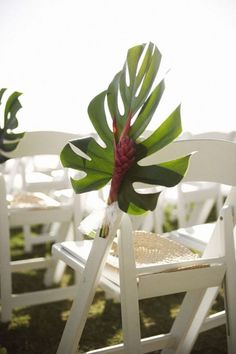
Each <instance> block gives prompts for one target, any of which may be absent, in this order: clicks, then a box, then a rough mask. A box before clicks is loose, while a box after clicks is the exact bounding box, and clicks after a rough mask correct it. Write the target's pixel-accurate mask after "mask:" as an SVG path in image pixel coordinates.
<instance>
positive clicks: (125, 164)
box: [108, 135, 135, 204]
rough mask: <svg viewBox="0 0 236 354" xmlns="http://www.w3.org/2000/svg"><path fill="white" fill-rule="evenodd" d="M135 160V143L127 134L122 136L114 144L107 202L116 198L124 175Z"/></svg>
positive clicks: (109, 202) (111, 201)
mask: <svg viewBox="0 0 236 354" xmlns="http://www.w3.org/2000/svg"><path fill="white" fill-rule="evenodd" d="M134 161H135V145H134V141H133V140H132V139H131V138H130V137H129V136H127V135H126V136H124V137H122V138H121V139H120V141H119V142H118V143H117V144H116V145H115V166H114V172H113V176H112V181H111V189H110V194H109V198H108V204H111V203H113V202H114V201H116V200H117V196H118V192H119V188H120V185H121V182H122V180H123V177H124V175H125V174H126V172H127V171H128V170H129V169H130V167H131V166H132V165H133V163H134Z"/></svg>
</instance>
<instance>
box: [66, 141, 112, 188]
mask: <svg viewBox="0 0 236 354" xmlns="http://www.w3.org/2000/svg"><path fill="white" fill-rule="evenodd" d="M74 148H76V149H74ZM81 152H82V153H83V154H84V155H86V156H84V155H83V154H81ZM113 159H114V158H113V154H112V150H111V149H108V148H107V147H106V148H103V147H101V146H100V145H99V144H98V143H97V142H96V141H95V139H94V138H92V137H88V138H83V139H78V140H73V141H71V142H70V143H68V144H67V145H66V146H65V147H64V148H63V150H62V152H61V161H62V164H63V165H64V166H65V167H70V168H73V169H76V170H80V171H83V172H86V177H83V178H82V179H80V180H75V179H72V185H73V188H74V190H75V192H76V193H84V192H88V191H90V190H94V189H100V188H101V187H103V186H104V185H106V184H107V183H108V182H109V181H110V179H111V178H112V172H113V164H114V162H113Z"/></svg>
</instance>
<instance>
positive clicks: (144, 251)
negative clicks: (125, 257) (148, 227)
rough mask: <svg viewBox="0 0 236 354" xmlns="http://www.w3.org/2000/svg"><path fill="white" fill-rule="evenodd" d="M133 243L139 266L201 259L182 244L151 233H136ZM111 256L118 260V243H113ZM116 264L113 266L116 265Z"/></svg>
mask: <svg viewBox="0 0 236 354" xmlns="http://www.w3.org/2000/svg"><path fill="white" fill-rule="evenodd" d="M133 243H134V253H135V260H136V263H137V264H151V263H159V264H166V263H174V262H178V261H185V260H186V261H187V260H195V259H198V258H199V256H198V255H197V254H196V253H193V252H192V251H191V250H190V249H188V248H187V247H185V246H183V245H182V244H180V243H177V242H175V241H172V240H170V239H168V238H167V237H165V236H161V235H158V234H155V233H151V232H145V231H135V232H134V240H133ZM110 256H112V258H113V257H114V258H116V259H117V258H118V244H117V241H115V242H113V245H112V248H111V252H110ZM110 260H111V257H110ZM113 261H114V263H116V262H117V261H116V260H115V259H114V260H113ZM109 263H110V262H109ZM111 263H113V262H111ZM114 263H113V265H115V264H114Z"/></svg>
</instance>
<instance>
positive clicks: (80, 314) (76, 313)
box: [57, 236, 113, 354]
mask: <svg viewBox="0 0 236 354" xmlns="http://www.w3.org/2000/svg"><path fill="white" fill-rule="evenodd" d="M112 241H113V237H111V236H110V237H108V238H105V239H104V238H101V237H98V236H96V238H95V240H94V241H93V246H92V249H91V251H90V255H89V258H88V260H87V262H86V266H85V269H84V272H83V274H82V275H81V278H80V279H79V284H78V292H77V294H76V296H75V299H74V301H73V304H72V308H71V311H70V315H69V318H68V320H67V323H66V326H65V329H64V332H63V335H62V338H61V341H60V344H59V347H58V350H57V354H65V353H67V354H74V353H75V352H76V350H77V347H78V343H79V340H80V337H81V335H82V332H83V329H84V325H85V322H86V319H87V316H88V312H89V308H90V305H91V303H92V301H93V298H94V294H95V291H96V288H97V286H98V283H99V280H100V277H101V274H102V270H103V268H104V265H105V263H106V259H107V255H108V253H109V251H110V247H111V244H112Z"/></svg>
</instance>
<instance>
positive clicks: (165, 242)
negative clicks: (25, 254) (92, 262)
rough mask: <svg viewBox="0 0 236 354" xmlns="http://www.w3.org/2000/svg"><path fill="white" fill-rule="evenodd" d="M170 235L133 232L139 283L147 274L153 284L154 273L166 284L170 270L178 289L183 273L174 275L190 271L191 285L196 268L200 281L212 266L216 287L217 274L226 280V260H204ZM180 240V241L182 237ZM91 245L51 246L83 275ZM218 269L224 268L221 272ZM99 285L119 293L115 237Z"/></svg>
mask: <svg viewBox="0 0 236 354" xmlns="http://www.w3.org/2000/svg"><path fill="white" fill-rule="evenodd" d="M171 236H172V235H171V233H166V234H164V235H162V236H160V235H158V234H154V233H149V232H144V231H135V232H134V251H135V259H136V274H137V276H138V277H139V282H140V284H142V283H143V282H144V283H145V282H146V275H148V276H149V281H150V274H151V273H152V274H153V280H154V282H155V283H157V284H158V283H159V282H160V281H165V274H168V277H169V273H170V271H171V272H173V276H172V277H173V284H174V285H173V289H176V286H177V283H178V281H174V279H180V278H182V274H180V275H175V274H174V273H182V271H185V274H184V275H183V276H184V277H186V272H188V271H189V275H188V276H189V282H190V281H193V280H194V276H193V275H192V274H191V272H190V271H191V270H193V269H196V270H197V273H198V274H196V273H195V277H198V276H199V277H200V278H201V274H202V273H203V272H202V270H201V268H206V267H209V270H208V272H212V281H213V285H214V282H215V278H214V274H215V275H216V274H217V279H218V276H220V277H223V274H224V260H223V258H222V259H220V258H217V260H215V259H214V258H212V259H207V260H206V259H204V258H201V257H199V255H198V254H197V253H194V252H192V251H191V250H190V249H189V248H187V247H186V246H185V245H183V244H182V243H180V242H179V241H177V242H176V240H173V239H171ZM178 240H180V237H179V239H178ZM92 245H93V240H82V241H76V242H74V241H65V242H61V243H56V244H54V245H53V247H52V253H53V255H54V256H55V257H56V258H59V259H61V260H62V261H64V262H66V263H67V264H68V265H69V266H70V267H72V268H73V269H74V270H75V271H77V272H80V273H81V272H82V271H83V270H84V267H85V265H86V262H87V260H88V258H89V254H90V251H91V248H92ZM215 263H217V264H218V267H217V269H216V268H215V269H213V268H214V267H210V265H212V266H213V265H215ZM219 266H221V268H222V269H221V270H220V268H219ZM219 270H220V272H219ZM178 271H181V272H178ZM157 276H158V277H159V276H160V277H159V278H158V280H157V279H156V277H157ZM163 279H164V280H163ZM189 282H188V286H189ZM180 284H181V282H180ZM100 285H101V287H103V288H105V289H106V291H108V293H109V292H110V293H111V292H112V293H119V291H118V288H119V286H120V277H119V258H118V245H117V239H116V238H115V239H114V241H113V244H112V247H111V250H110V253H109V255H108V258H107V261H106V264H105V267H104V270H103V273H102V278H101V281H100ZM181 286H182V285H181ZM194 286H196V282H195V281H193V284H192V287H193V288H194ZM197 286H198V285H197ZM168 287H169V291H170V293H171V292H172V291H171V287H170V285H168ZM139 288H140V294H139V295H140V298H145V297H147V296H150V294H149V295H147V292H146V291H145V288H146V286H142V287H141V286H140V287H139ZM154 288H156V286H153V287H150V286H149V287H148V289H149V290H150V289H154ZM105 289H104V290H105ZM142 289H144V290H142ZM109 290H110V291H109ZM155 291H156V289H155ZM165 291H166V290H165ZM174 291H175V290H173V292H174ZM149 293H150V291H149ZM116 295H117V294H116ZM116 297H117V296H116Z"/></svg>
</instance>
